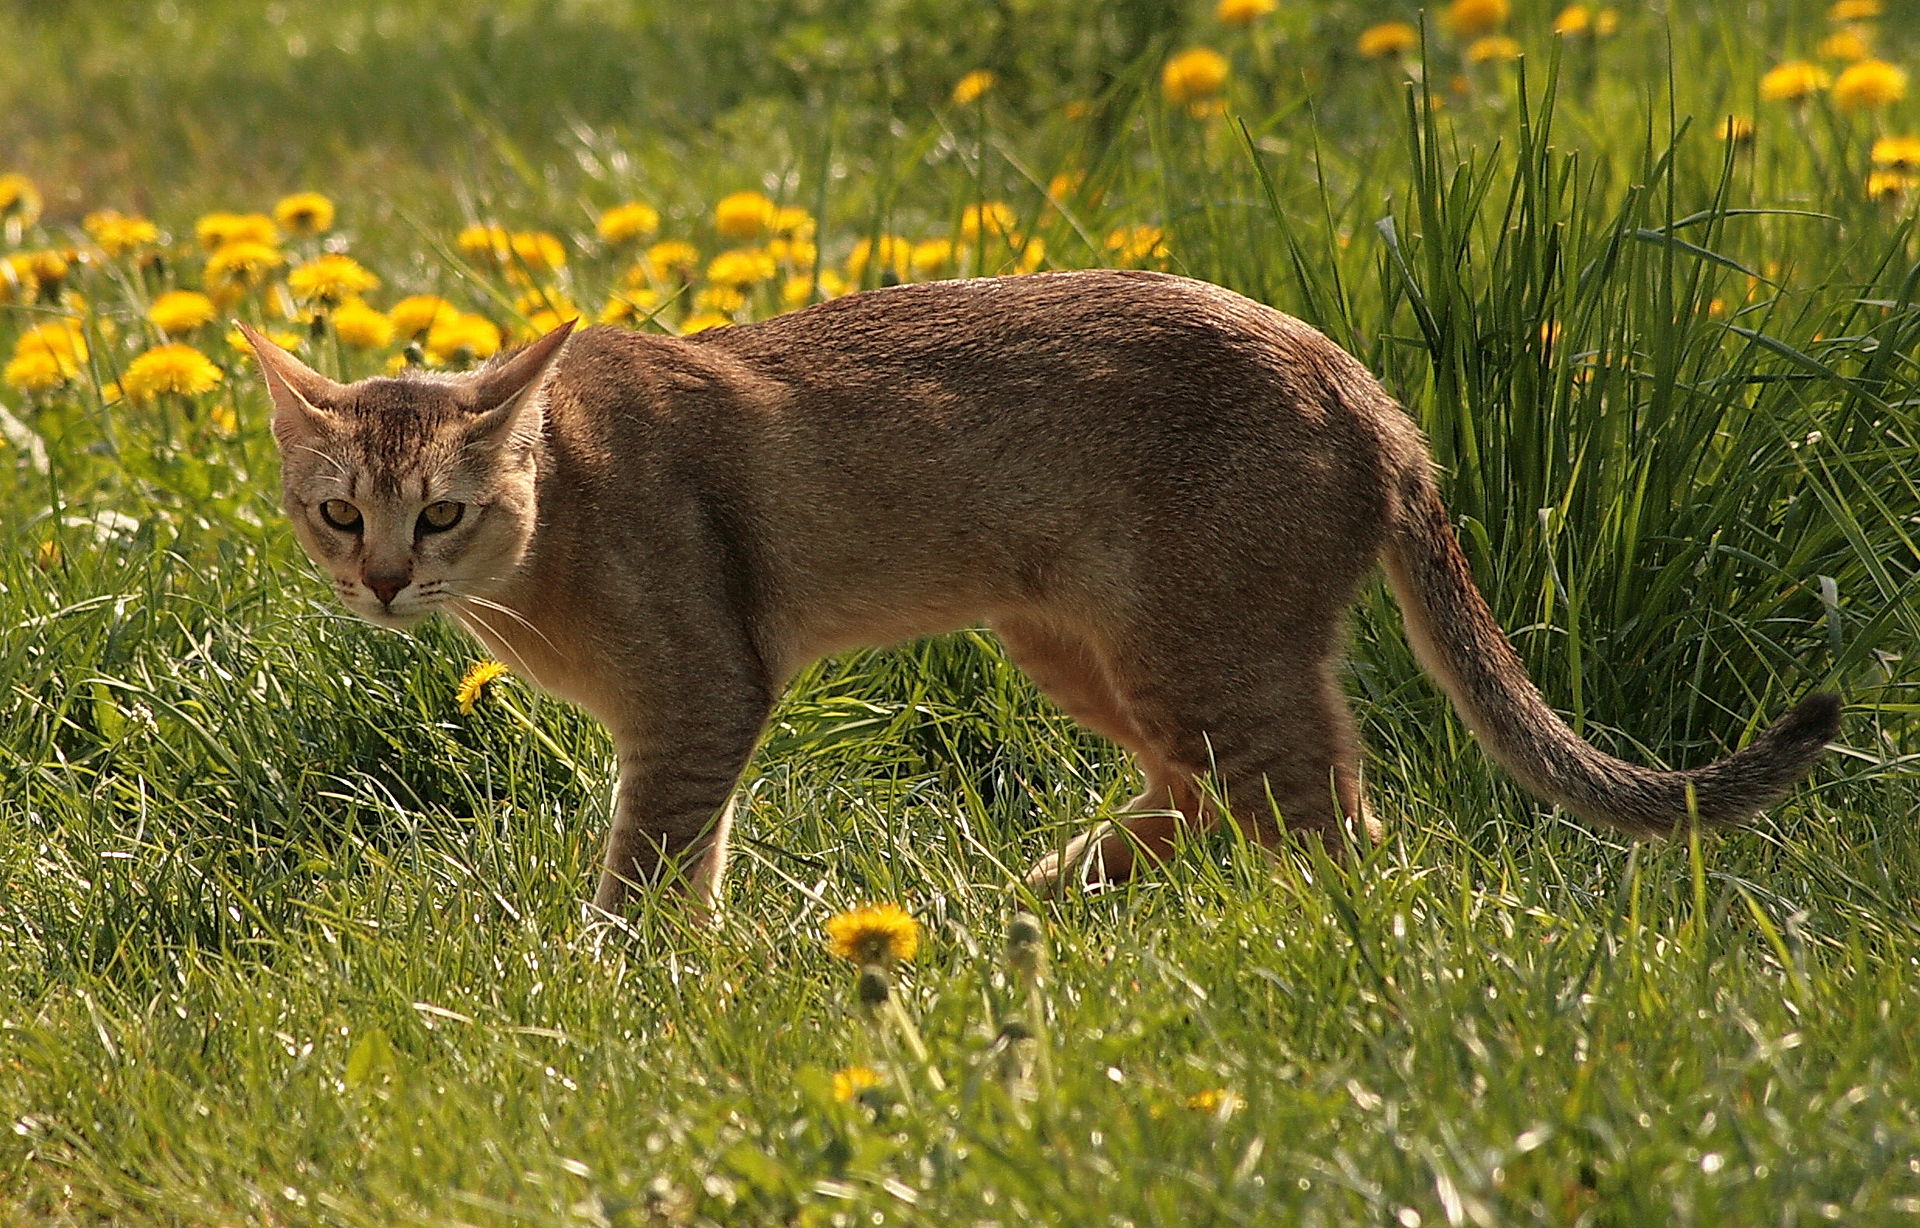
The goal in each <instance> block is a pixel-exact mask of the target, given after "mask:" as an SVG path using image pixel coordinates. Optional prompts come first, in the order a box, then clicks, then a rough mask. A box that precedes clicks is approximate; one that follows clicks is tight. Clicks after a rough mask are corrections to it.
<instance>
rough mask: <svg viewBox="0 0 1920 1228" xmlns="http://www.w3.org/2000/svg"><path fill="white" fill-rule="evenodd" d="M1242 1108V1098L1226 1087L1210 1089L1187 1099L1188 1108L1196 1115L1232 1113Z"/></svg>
mask: <svg viewBox="0 0 1920 1228" xmlns="http://www.w3.org/2000/svg"><path fill="white" fill-rule="evenodd" d="M1239 1106H1240V1097H1238V1096H1236V1095H1234V1094H1233V1092H1232V1091H1231V1090H1230V1089H1228V1088H1224V1087H1210V1088H1208V1089H1207V1090H1206V1091H1203V1092H1195V1093H1193V1095H1191V1096H1188V1097H1187V1107H1188V1108H1189V1109H1192V1110H1193V1111H1194V1112H1196V1113H1218V1112H1221V1111H1222V1110H1224V1111H1226V1112H1228V1113H1231V1112H1233V1111H1234V1110H1235V1109H1237V1108H1238V1107H1239Z"/></svg>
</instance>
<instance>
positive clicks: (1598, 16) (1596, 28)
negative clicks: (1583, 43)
mask: <svg viewBox="0 0 1920 1228" xmlns="http://www.w3.org/2000/svg"><path fill="white" fill-rule="evenodd" d="M1619 28H1620V10H1618V9H1601V10H1600V11H1599V12H1597V13H1595V14H1594V15H1593V33H1594V37H1596V38H1605V37H1607V36H1608V35H1609V34H1612V33H1613V32H1614V31H1615V30H1618V29H1619Z"/></svg>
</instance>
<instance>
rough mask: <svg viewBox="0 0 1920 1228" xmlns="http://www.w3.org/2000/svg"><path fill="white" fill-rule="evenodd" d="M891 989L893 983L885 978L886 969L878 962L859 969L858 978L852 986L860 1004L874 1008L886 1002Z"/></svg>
mask: <svg viewBox="0 0 1920 1228" xmlns="http://www.w3.org/2000/svg"><path fill="white" fill-rule="evenodd" d="M892 991H893V985H892V983H891V982H889V981H888V980H887V970H886V969H885V968H882V967H881V966H880V965H879V964H868V965H867V966H866V967H864V968H862V969H860V979H859V981H858V982H856V983H855V985H854V988H853V993H854V996H855V997H856V998H858V999H860V1005H862V1006H864V1007H867V1008H869V1009H875V1010H877V1009H878V1008H880V1007H882V1006H885V1005H886V1004H887V995H888V994H889V993H891V992H892Z"/></svg>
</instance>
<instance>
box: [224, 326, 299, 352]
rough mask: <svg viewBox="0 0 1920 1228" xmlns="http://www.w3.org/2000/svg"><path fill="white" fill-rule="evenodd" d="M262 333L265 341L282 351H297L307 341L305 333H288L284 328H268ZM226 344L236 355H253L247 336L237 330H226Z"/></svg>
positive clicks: (251, 345)
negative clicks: (265, 336)
mask: <svg viewBox="0 0 1920 1228" xmlns="http://www.w3.org/2000/svg"><path fill="white" fill-rule="evenodd" d="M262 331H263V332H265V333H266V335H267V340H269V341H271V342H273V343H274V344H275V345H277V346H279V347H280V348H281V349H283V350H288V351H293V350H297V349H299V348H300V347H301V346H302V345H305V344H306V341H307V335H306V334H305V333H293V332H288V331H287V330H286V329H284V328H268V329H263V330H262ZM226 342H227V348H228V349H230V350H232V351H233V352H234V353H236V354H244V355H248V356H251V355H252V354H253V343H252V342H250V341H248V340H247V335H246V334H245V333H243V332H241V331H240V330H239V329H237V328H230V329H228V330H227V335H226Z"/></svg>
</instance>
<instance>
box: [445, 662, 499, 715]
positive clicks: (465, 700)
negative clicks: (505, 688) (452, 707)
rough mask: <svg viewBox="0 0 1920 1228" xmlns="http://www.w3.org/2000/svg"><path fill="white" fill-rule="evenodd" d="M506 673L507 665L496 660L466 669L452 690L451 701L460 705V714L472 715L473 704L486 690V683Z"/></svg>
mask: <svg viewBox="0 0 1920 1228" xmlns="http://www.w3.org/2000/svg"><path fill="white" fill-rule="evenodd" d="M506 673H507V667H506V666H504V665H502V664H500V662H498V661H482V662H480V663H479V664H478V665H475V666H474V667H473V668H472V669H470V670H468V671H467V676H466V677H464V678H462V679H461V680H460V685H459V686H457V687H455V688H454V691H453V702H454V703H456V704H458V705H459V706H460V715H461V716H472V715H473V707H474V705H475V704H477V703H479V702H480V697H481V696H482V695H484V694H486V692H487V684H488V683H490V682H493V681H495V680H496V679H499V678H503V677H505V676H506Z"/></svg>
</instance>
